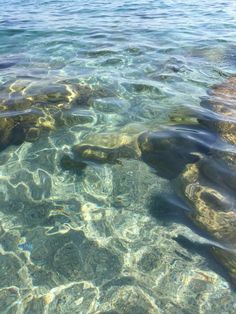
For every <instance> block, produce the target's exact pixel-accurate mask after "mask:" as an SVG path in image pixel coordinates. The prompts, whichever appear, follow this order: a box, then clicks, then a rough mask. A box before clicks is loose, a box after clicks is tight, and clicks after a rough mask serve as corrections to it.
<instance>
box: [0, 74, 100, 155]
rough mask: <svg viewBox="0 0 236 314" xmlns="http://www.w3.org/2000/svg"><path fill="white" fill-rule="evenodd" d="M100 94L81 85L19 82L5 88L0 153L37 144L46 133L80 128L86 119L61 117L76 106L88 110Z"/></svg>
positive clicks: (1, 99) (0, 91)
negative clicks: (59, 129)
mask: <svg viewBox="0 0 236 314" xmlns="http://www.w3.org/2000/svg"><path fill="white" fill-rule="evenodd" d="M100 94H101V91H96V90H94V89H92V88H91V87H89V86H87V85H84V84H79V83H74V84H72V83H66V82H60V81H56V82H53V81H52V82H51V81H44V82H41V81H37V82H32V81H30V80H16V81H14V82H13V83H11V84H8V85H7V84H5V86H2V87H1V89H0V122H1V126H0V150H3V149H4V148H6V147H7V146H9V145H19V144H21V143H23V142H24V141H29V142H32V141H35V140H37V139H38V138H39V136H40V134H41V133H42V132H44V131H47V132H48V131H53V130H54V129H55V128H57V127H60V126H63V125H67V126H68V125H69V124H71V125H73V124H79V123H80V122H81V121H82V120H83V117H80V120H78V119H75V118H74V117H72V118H71V119H70V118H68V114H67V115H64V114H62V113H63V112H67V111H68V110H70V109H71V108H72V107H73V106H74V107H78V106H88V104H89V101H90V99H91V98H93V97H96V96H98V95H100ZM69 115H70V112H69ZM89 118H90V121H91V117H89Z"/></svg>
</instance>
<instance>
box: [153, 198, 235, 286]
mask: <svg viewBox="0 0 236 314" xmlns="http://www.w3.org/2000/svg"><path fill="white" fill-rule="evenodd" d="M148 206H149V213H150V215H151V216H152V217H154V218H155V219H156V220H157V221H158V222H159V223H161V224H162V225H163V226H170V225H171V224H173V223H177V224H181V225H184V226H187V227H188V228H189V229H191V230H192V231H193V232H194V233H195V234H196V235H198V236H200V237H203V238H205V239H207V240H209V244H208V243H200V242H196V241H193V240H191V239H188V238H187V237H185V236H184V235H178V236H177V237H174V238H172V239H173V240H174V241H176V242H177V243H178V244H179V245H180V246H182V247H183V248H185V249H186V250H188V251H189V252H191V253H193V254H199V255H200V256H202V257H203V258H204V259H205V261H206V263H207V267H208V268H209V269H211V270H212V271H213V272H215V273H216V274H218V275H219V276H221V277H222V278H224V279H225V280H226V281H227V282H228V283H229V285H230V288H231V290H232V291H234V292H236V285H235V284H234V283H233V282H232V279H231V278H230V275H229V274H228V272H227V270H226V269H225V267H224V266H222V264H221V263H220V262H218V261H217V259H216V258H215V256H214V255H213V254H212V253H211V249H212V247H213V245H211V244H210V242H211V241H212V242H215V239H213V238H212V237H211V235H210V234H209V233H207V232H204V231H203V230H201V229H199V228H197V226H196V225H195V224H194V223H193V222H192V221H191V219H190V218H189V217H188V216H187V213H189V212H190V210H191V209H190V208H188V207H187V205H186V204H185V203H184V202H183V201H182V200H181V199H179V198H178V196H176V195H174V194H171V193H168V194H167V193H166V194H165V193H164V194H154V195H153V196H152V197H151V198H150V200H149V204H148Z"/></svg>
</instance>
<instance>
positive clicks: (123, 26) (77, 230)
mask: <svg viewBox="0 0 236 314" xmlns="http://www.w3.org/2000/svg"><path fill="white" fill-rule="evenodd" d="M0 5H1V12H0V109H1V112H0V121H1V125H2V126H0V135H1V139H0V141H1V145H0V146H1V152H0V180H1V183H0V208H1V210H0V217H1V225H0V237H1V247H0V255H1V256H0V264H1V270H0V289H1V290H0V312H1V313H86V314H87V313H130V314H131V313H142V314H143V313H168V314H169V313H173V314H177V313H213V312H215V313H234V312H235V308H236V297H235V292H233V291H232V289H231V288H232V287H231V285H230V279H229V277H228V273H227V270H225V268H224V267H223V266H222V265H221V263H220V262H218V261H216V260H215V259H214V258H213V257H212V256H211V254H210V252H209V245H211V244H212V242H211V241H214V240H212V239H211V238H210V236H208V235H206V234H204V232H203V230H201V228H200V229H197V228H195V227H196V226H192V224H191V223H189V222H186V220H185V214H183V213H179V212H178V211H175V209H173V208H172V210H171V211H169V210H168V211H167V209H166V210H165V208H164V210H162V211H160V213H159V214H157V213H156V212H155V208H156V206H158V204H159V203H158V202H159V198H158V197H157V196H156V195H157V194H165V193H169V194H170V195H172V194H171V193H172V192H173V191H172V189H173V186H172V184H171V183H170V181H169V180H167V179H166V178H163V177H162V176H161V175H156V173H155V172H154V171H153V169H152V168H151V167H149V165H147V164H146V163H144V162H143V161H141V160H140V159H138V158H136V159H124V160H122V161H121V162H120V163H116V164H109V163H105V164H96V163H89V165H88V166H87V167H86V168H85V169H83V170H77V171H73V170H67V169H66V170H65V169H62V167H61V159H62V157H63V156H64V154H65V153H68V154H70V152H71V147H72V146H73V145H75V144H79V143H84V142H86V143H87V142H88V143H93V144H95V145H105V146H106V145H108V144H109V143H110V145H111V142H112V141H114V145H116V144H117V142H118V143H120V142H122V143H123V144H127V141H129V139H130V137H134V138H135V136H137V134H140V133H142V132H143V131H156V130H157V129H159V128H162V127H164V128H165V127H166V126H169V125H172V124H174V123H176V121H177V122H178V123H179V121H183V123H185V124H186V123H187V124H191V123H195V122H196V117H193V115H192V112H202V111H203V109H202V108H201V107H200V102H201V99H202V97H204V96H206V95H207V92H208V90H209V89H210V88H211V87H212V86H213V85H214V84H220V83H221V82H224V81H225V80H227V79H228V78H229V77H231V76H234V75H235V74H236V27H235V25H236V2H235V1H233V0H229V1H222V0H215V1H210V0H208V1H206V0H203V1H193V0H189V1H187V0H182V1H180V0H173V1H171V0H163V1H158V0H140V1H132V0H129V1H128V0H127V1H125V0H120V1H117V0H114V1H105V0H104V1H100V0H94V1H84V0H81V1H79V0H71V1H62V0H57V1H53V0H48V1H42V0H37V1H36V0H35V1H33V0H32V1H28V0H25V1H20V0H19V1H13V0H8V1H4V0H0ZM190 112H191V114H190ZM207 114H209V115H210V116H211V113H209V112H207ZM34 115H35V116H36V117H37V118H35V117H34ZM41 115H42V117H41ZM18 116H19V117H20V118H19V120H17V121H18V122H17V123H18V124H17V126H16V127H14V128H13V129H12V125H11V123H13V122H14V121H16V120H14V119H17V118H13V117H18ZM31 116H32V118H31ZM22 117H23V118H22ZM24 117H29V120H27V122H24ZM38 117H41V118H39V120H37V119H38ZM233 118H234V117H233ZM11 119H12V120H11ZM34 119H36V120H34ZM9 121H10V122H9ZM12 121H13V122H12ZM22 121H23V122H22ZM35 121H36V122H35ZM14 123H15V122H14ZM24 123H25V124H24ZM22 124H23V125H24V127H25V125H26V127H28V126H29V125H30V128H31V127H32V128H33V131H32V132H33V133H29V135H26V138H24V140H21V136H23V135H22V132H23V133H24V130H22V129H21V125H22ZM18 125H20V126H19V127H18ZM41 129H42V130H41ZM9 130H10V131H9ZM12 130H13V131H14V132H13V131H12ZM38 130H40V134H38V133H37V132H38ZM11 132H12V133H11ZM35 132H36V133H37V136H36V139H35V138H34V139H33V140H32V138H31V137H34V136H33V135H34V134H35ZM9 134H10V135H9ZM11 134H13V135H11ZM27 134H28V133H27ZM32 134H33V135H32ZM18 138H19V139H18ZM153 208H154V212H155V214H153ZM199 230H200V231H199ZM178 236H180V237H185V238H186V239H187V240H186V241H185V242H186V243H187V244H186V245H183V243H182V242H183V241H182V242H181V241H177V240H176V238H178Z"/></svg>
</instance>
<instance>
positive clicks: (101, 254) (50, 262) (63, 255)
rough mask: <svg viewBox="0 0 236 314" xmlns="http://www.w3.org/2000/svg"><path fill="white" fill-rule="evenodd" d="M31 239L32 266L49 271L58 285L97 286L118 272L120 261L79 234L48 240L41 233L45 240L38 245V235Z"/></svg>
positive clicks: (49, 238)
mask: <svg viewBox="0 0 236 314" xmlns="http://www.w3.org/2000/svg"><path fill="white" fill-rule="evenodd" d="M38 232H39V231H38ZM33 237H34V238H33V239H28V241H29V242H32V244H33V249H32V251H31V259H32V261H33V263H34V264H35V265H38V266H43V268H44V269H45V270H46V271H52V272H53V274H54V279H55V281H56V282H58V283H60V284H65V283H70V282H71V281H73V282H74V281H81V280H91V281H94V282H95V283H96V284H99V283H102V282H103V281H104V280H109V279H112V278H114V277H116V276H117V275H118V274H119V273H120V271H121V261H120V259H119V257H118V256H117V255H116V254H114V253H113V252H111V251H109V250H108V249H107V248H105V247H100V246H99V245H98V244H97V243H96V242H93V241H90V240H88V239H87V238H86V237H85V235H84V233H83V232H82V231H75V230H69V231H68V232H66V233H63V234H60V233H56V234H53V235H48V236H45V235H44V234H41V233H40V237H41V238H43V239H44V240H43V241H41V242H38V241H37V239H38V236H37V234H36V235H34V236H33ZM45 284H46V283H45Z"/></svg>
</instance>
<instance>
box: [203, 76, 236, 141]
mask: <svg viewBox="0 0 236 314" xmlns="http://www.w3.org/2000/svg"><path fill="white" fill-rule="evenodd" d="M201 104H202V106H203V107H205V108H206V109H208V110H210V115H209V117H208V119H203V120H201V121H200V122H202V123H203V124H204V125H206V126H207V127H209V128H211V129H212V130H214V131H216V132H217V133H218V134H219V135H220V137H221V138H222V139H223V140H225V141H227V142H228V143H230V144H236V77H232V78H230V79H229V80H227V81H226V82H225V83H223V84H220V85H216V86H214V87H213V88H212V89H211V90H210V91H209V96H208V97H207V98H206V99H205V100H204V101H202V103H201ZM211 112H212V115H211Z"/></svg>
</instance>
